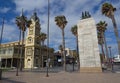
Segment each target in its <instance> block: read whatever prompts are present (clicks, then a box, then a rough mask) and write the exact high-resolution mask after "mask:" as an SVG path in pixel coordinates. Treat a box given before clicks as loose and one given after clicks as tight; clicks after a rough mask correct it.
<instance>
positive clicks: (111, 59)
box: [108, 46, 114, 72]
mask: <svg viewBox="0 0 120 83" xmlns="http://www.w3.org/2000/svg"><path fill="white" fill-rule="evenodd" d="M108 48H109V52H110V55H109V56H110V63H111V70H112V72H113V70H114V69H113V57H112V52H111V46H109V47H108Z"/></svg>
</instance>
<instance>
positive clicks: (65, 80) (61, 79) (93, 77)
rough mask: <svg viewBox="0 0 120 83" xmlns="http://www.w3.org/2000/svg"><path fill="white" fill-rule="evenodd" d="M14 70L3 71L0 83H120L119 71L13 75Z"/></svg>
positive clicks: (23, 73) (21, 73)
mask: <svg viewBox="0 0 120 83" xmlns="http://www.w3.org/2000/svg"><path fill="white" fill-rule="evenodd" d="M15 74H16V72H15V71H10V72H3V75H2V76H3V78H2V80H0V83H120V73H111V72H105V73H79V72H64V71H60V72H57V73H49V77H46V73H45V72H44V73H41V72H30V71H29V72H20V73H19V76H15Z"/></svg>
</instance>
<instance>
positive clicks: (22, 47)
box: [20, 31, 24, 71]
mask: <svg viewBox="0 0 120 83" xmlns="http://www.w3.org/2000/svg"><path fill="white" fill-rule="evenodd" d="M23 49H24V31H22V46H21V56H20V71H22V67H23V61H22V57H24V54H23Z"/></svg>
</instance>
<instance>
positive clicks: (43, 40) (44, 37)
mask: <svg viewBox="0 0 120 83" xmlns="http://www.w3.org/2000/svg"><path fill="white" fill-rule="evenodd" d="M39 39H40V42H41V43H42V46H41V47H40V55H41V58H42V59H41V64H42V68H43V54H42V51H43V48H44V42H45V39H47V35H46V34H45V33H43V32H41V33H40V35H39Z"/></svg>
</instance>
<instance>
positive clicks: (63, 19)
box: [55, 16, 67, 71]
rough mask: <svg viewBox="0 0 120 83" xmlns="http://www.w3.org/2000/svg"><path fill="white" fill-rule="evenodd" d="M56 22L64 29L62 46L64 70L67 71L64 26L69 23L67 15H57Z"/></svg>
mask: <svg viewBox="0 0 120 83" xmlns="http://www.w3.org/2000/svg"><path fill="white" fill-rule="evenodd" d="M55 22H56V25H58V27H60V29H61V30H62V46H63V56H64V70H65V71H66V55H65V38H64V28H65V26H66V24H67V21H66V17H65V16H56V17H55Z"/></svg>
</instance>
